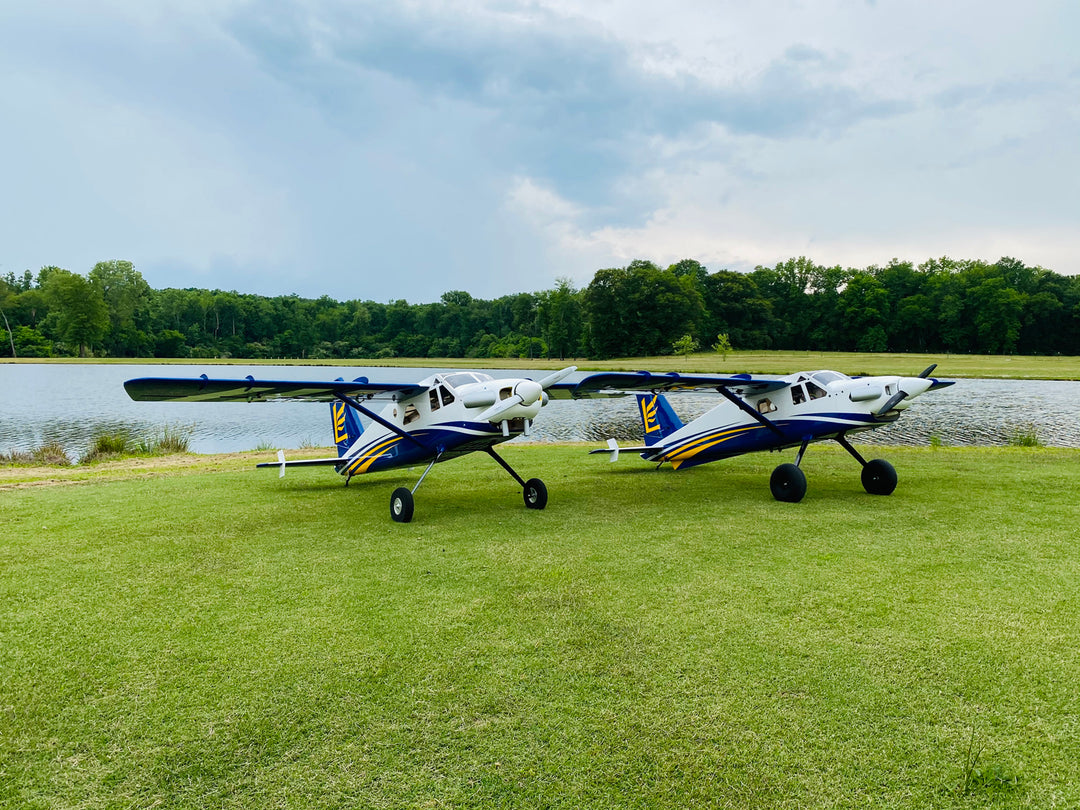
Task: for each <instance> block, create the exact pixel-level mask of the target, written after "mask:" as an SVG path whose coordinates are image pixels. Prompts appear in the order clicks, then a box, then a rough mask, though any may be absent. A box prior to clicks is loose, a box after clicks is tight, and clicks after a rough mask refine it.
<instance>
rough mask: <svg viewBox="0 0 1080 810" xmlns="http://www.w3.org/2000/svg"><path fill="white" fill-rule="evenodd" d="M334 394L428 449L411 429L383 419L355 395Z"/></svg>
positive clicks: (367, 415)
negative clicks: (405, 428)
mask: <svg viewBox="0 0 1080 810" xmlns="http://www.w3.org/2000/svg"><path fill="white" fill-rule="evenodd" d="M334 396H335V397H337V398H338V399H340V400H341V401H342V402H344V403H345V404H346V405H348V406H349V407H351V408H356V410H358V411H360V413H362V414H364V416H366V417H368V418H369V419H372V420H374V421H376V422H378V423H379V424H380V425H382V426H383V427H384V428H386V429H387V430H392V431H393V432H394V433H396V434H397V435H398V436H401V437H402V438H403V439H408V440H409V441H410V442H412V443H413V444H415V445H416V446H417V447H420V448H423V449H424V450H427V449H428V448H427V446H426V445H425V444H424V443H423V442H422V441H420V440H419V439H418V438H416V437H415V436H413V435H412V434H411V433H409V431H407V430H403V429H402V428H400V427H398V426H397V425H395V424H394V423H393V422H390V421H389V420H386V419H383V418H382V417H381V416H379V415H378V414H377V413H375V412H374V411H373V410H371V409H370V408H365V407H364V406H363V405H361V404H360V403H359V402H357V401H356V399H355V398H354V397H350V396H349V395H348V394H339V393H337V392H334Z"/></svg>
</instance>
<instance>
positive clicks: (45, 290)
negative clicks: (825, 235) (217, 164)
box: [0, 257, 1080, 359]
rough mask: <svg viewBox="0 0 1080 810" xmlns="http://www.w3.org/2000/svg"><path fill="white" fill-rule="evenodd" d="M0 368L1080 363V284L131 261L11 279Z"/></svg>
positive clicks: (1039, 275)
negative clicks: (371, 282)
mask: <svg viewBox="0 0 1080 810" xmlns="http://www.w3.org/2000/svg"><path fill="white" fill-rule="evenodd" d="M0 315H2V320H0V325H2V326H3V329H4V331H3V332H2V333H0V335H2V338H3V344H2V346H0V357H4V356H6V357H13V356H14V357H22V358H28V357H140V358H150V357H157V358H214V357H219V358H245V359H248V358H250V359H262V358H283V359H284V358H306V359H348V358H357V359H360V358H368V359H370V358H376V359H377V358H393V357H440V358H455V357H470V358H475V357H521V358H534V357H548V358H560V359H562V358H569V357H588V358H594V359H605V358H613V357H641V356H653V355H664V354H672V353H687V352H690V351H694V350H697V349H700V350H703V351H707V350H709V349H710V348H713V347H717V346H720V347H724V348H726V347H732V348H735V349H789V350H802V351H805V350H812V351H864V352H881V351H891V352H905V351H912V352H948V353H958V354H965V353H970V354H1063V355H1080V278H1078V277H1075V276H1065V275H1061V274H1058V273H1056V272H1054V271H1052V270H1046V269H1044V268H1041V267H1029V266H1027V265H1025V264H1024V263H1023V262H1022V261H1020V260H1017V259H1012V258H1002V259H999V260H998V261H997V262H994V263H988V262H985V261H981V260H959V261H958V260H952V259H948V258H942V259H931V260H928V261H926V262H924V263H922V264H920V265H917V266H916V265H914V264H912V263H911V262H906V261H899V260H895V259H894V260H893V261H891V262H889V263H888V264H887V265H885V266H880V267H879V266H871V267H867V268H863V269H852V268H846V269H845V268H842V267H839V266H835V267H824V266H821V265H817V264H815V263H814V262H813V261H811V260H810V259H807V258H805V257H800V258H793V259H789V260H788V261H785V262H782V263H780V264H777V265H776V266H775V267H760V266H759V267H757V268H755V269H754V270H753V272H750V273H740V272H734V271H730V270H719V271H717V272H713V273H710V272H709V271H708V269H707V268H706V267H705V266H704V265H702V264H701V263H700V262H698V261H696V260H693V259H685V260H683V261H680V262H677V263H676V264H673V265H671V266H669V267H666V268H661V267H659V266H657V265H656V264H654V263H652V262H650V261H645V260H635V261H632V262H631V263H630V264H629V265H627V266H626V267H619V268H608V269H603V270H598V271H597V272H596V273H595V275H594V276H593V278H592V280H591V282H590V283H589V284H588V286H586V287H584V288H583V289H577V288H576V287H575V286H574V284H573V283H572V282H571V281H570V280H568V279H565V278H562V279H558V280H557V281H556V284H555V286H554V287H553V288H552V289H548V290H542V291H539V292H521V293H516V294H513V295H506V296H503V297H501V298H496V299H493V300H483V299H478V298H474V297H473V296H472V295H470V294H469V293H468V292H466V291H463V290H451V291H448V292H446V293H444V294H443V295H442V297H441V299H440V300H439V301H438V302H435V303H426V304H410V303H408V302H407V301H405V300H397V301H391V302H387V303H380V302H376V301H361V300H352V301H336V300H334V299H332V298H330V297H329V296H322V297H321V298H317V299H309V298H300V297H298V296H296V295H284V296H276V297H267V296H261V295H252V294H245V293H240V292H236V291H227V292H226V291H222V290H205V289H172V288H168V289H161V290H156V289H153V288H152V287H150V285H149V284H148V283H147V282H146V281H145V280H144V279H143V277H142V275H141V274H140V273H139V271H138V270H136V269H135V267H134V266H133V264H132V263H131V262H129V261H123V260H113V261H103V262H99V263H98V264H96V265H95V266H94V267H93V268H92V269H91V270H90V271H89V272H88V273H86V274H85V275H82V274H79V273H75V272H71V271H69V270H65V269H62V268H59V267H51V266H50V267H43V268H42V269H41V270H39V271H38V272H37V273H36V274H34V273H32V272H31V271H29V270H27V271H25V272H24V273H23V274H22V275H21V276H17V275H16V274H15V273H8V274H7V275H5V276H2V277H0Z"/></svg>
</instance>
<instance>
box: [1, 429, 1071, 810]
mask: <svg viewBox="0 0 1080 810" xmlns="http://www.w3.org/2000/svg"><path fill="white" fill-rule="evenodd" d="M873 452H874V453H877V452H882V453H883V454H885V455H887V456H888V457H889V458H890V459H891V460H892V461H893V462H894V463H895V464H896V466H897V469H898V471H899V474H900V486H899V487H898V489H897V491H896V493H895V494H894V495H893V496H891V497H888V498H875V497H871V496H868V495H865V494H864V493H863V492H862V490H861V488H860V486H859V483H858V475H857V470H855V469H854V465H853V463H852V461H851V459H850V458H849V457H848V456H847V455H846V454H845V453H843V451H840V450H835V451H834V450H833V449H831V448H818V447H814V448H812V449H811V450H810V452H809V453H808V454H807V458H806V460H805V462H804V465H805V467H806V471H807V474H808V477H809V481H810V489H809V492H808V494H807V497H806V500H805V501H804V502H803V503H801V504H797V505H791V504H779V503H776V502H774V501H773V500H772V499H771V497H770V496H769V493H768V486H767V479H768V473H769V471H770V469H771V467H772V466H773V465H774V464H775V463H776V462H777V457H776V456H767V455H758V456H750V457H746V458H743V459H737V460H732V461H729V462H722V463H719V464H713V465H709V466H707V467H703V468H698V469H694V470H691V471H684V472H682V473H673V472H671V471H669V470H665V471H661V472H655V471H653V470H652V468H651V466H647V465H646V466H642V465H637V464H634V460H632V459H625V460H624V461H622V462H620V463H619V464H618V465H615V466H611V465H608V464H607V463H606V462H605V461H602V460H599V459H597V458H589V457H587V456H585V455H584V448H582V447H575V446H563V447H551V446H522V447H517V446H515V447H510V448H508V449H507V450H506V455H507V457H508V459H509V460H510V461H511V463H513V464H515V465H516V466H517V467H518V469H519V470H521V471H522V472H523V473H525V474H526V475H529V476H532V475H538V476H540V477H542V478H544V479H545V480H546V482H547V484H548V487H549V490H550V492H551V501H550V504H549V506H548V508H547V509H546V510H544V511H542V512H534V511H528V510H526V509H525V508H524V507H523V505H522V504H521V498H520V493H519V492H518V491H517V488H516V487H515V485H514V484H513V483H512V482H511V481H510V479H509V478H508V477H507V476H506V475H505V474H504V473H503V472H502V471H501V470H499V469H498V468H496V467H495V465H494V464H492V463H491V461H490V460H489V459H486V458H481V457H478V456H470V457H468V458H465V459H462V460H459V461H455V462H452V463H449V464H444V465H440V466H439V468H438V469H436V470H434V471H433V472H432V475H431V476H430V477H429V478H428V480H427V481H425V483H424V485H423V487H421V489H420V490H419V492H418V494H417V515H416V519H415V522H413V523H411V524H406V525H401V524H394V523H392V522H391V521H390V520H389V516H388V501H389V494H390V491H391V490H392V489H393V488H394V487H395V486H399V485H406V484H411V483H412V482H413V481H414V480H415V476H416V475H417V474H418V473H419V470H417V471H415V472H414V473H413V474H411V475H409V474H404V473H403V474H401V475H395V474H388V475H384V476H372V477H370V478H365V479H356V480H354V481H353V483H352V485H351V486H350V487H348V488H344V487H342V486H341V483H340V479H338V478H337V476H335V475H333V474H332V473H330V472H328V471H326V470H295V471H292V470H291V471H290V472H289V474H288V475H287V476H286V478H284V479H283V480H280V481H279V480H278V479H277V478H276V476H275V474H274V473H273V472H272V471H269V472H268V471H262V470H259V471H257V470H253V469H250V465H251V463H252V461H253V460H254V459H253V458H251V457H249V456H233V457H212V458H211V459H206V458H201V459H196V460H197V462H198V463H200V464H205V463H207V462H209V463H210V465H211V466H210V469H209V470H208V471H205V472H201V473H195V472H194V471H193V469H192V468H191V467H184V466H180V467H179V468H178V469H175V470H174V469H173V468H171V467H170V466H169V464H168V460H156V463H158V464H159V465H160V466H159V467H158V468H157V469H156V470H154V471H153V472H152V473H151V474H148V473H147V471H146V470H140V469H137V468H135V467H133V466H132V465H133V464H134V462H131V461H128V462H118V463H117V464H116V465H115V466H116V469H115V470H114V475H113V476H112V477H111V478H101V477H99V479H98V480H96V481H86V482H83V483H81V484H80V485H75V486H21V487H19V488H14V489H9V490H7V491H3V492H0V502H2V507H3V508H2V510H0V602H2V604H3V605H4V610H3V611H2V612H0V807H12V808H14V807H19V808H51V807H85V808H93V807H208V806H212V807H224V808H259V807H281V806H288V807H567V808H570V807H650V808H652V807H660V808H663V807H692V806H698V807H737V808H778V807H781V808H782V807H826V806H827V807H889V808H895V807H919V808H926V807H931V808H933V807H942V808H945V807H947V808H954V807H980V808H982V807H1018V806H1020V807H1023V806H1027V807H1044V808H1050V807H1075V806H1076V805H1077V804H1078V803H1080V738H1078V736H1077V726H1076V718H1077V717H1078V716H1080V693H1078V692H1077V688H1076V685H1077V683H1080V659H1078V656H1077V655H1076V650H1077V649H1078V648H1080V551H1078V548H1077V542H1076V537H1075V526H1076V523H1077V518H1078V517H1080V515H1078V510H1080V507H1078V506H1077V502H1076V498H1075V493H1076V491H1077V489H1078V486H1080V453H1077V452H1076V451H1057V450H1045V449H1041V450H1037V449H1019V448H1007V449H978V450H972V449H954V448H943V449H936V450H934V449H903V448H889V449H888V450H874V451H873ZM183 458H190V457H178V458H176V459H175V461H176V463H177V464H178V465H182V464H186V462H182V461H181V460H182V459H183ZM125 465H126V466H125ZM109 468H110V465H109V464H102V465H97V466H96V467H95V469H94V471H95V472H97V473H98V474H99V476H102V475H103V474H104V473H103V471H105V470H107V469H109ZM180 473H183V474H180ZM44 474H46V473H43V475H44ZM48 474H51V473H48ZM24 483H25V482H24Z"/></svg>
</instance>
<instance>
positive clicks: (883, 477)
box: [862, 458, 896, 495]
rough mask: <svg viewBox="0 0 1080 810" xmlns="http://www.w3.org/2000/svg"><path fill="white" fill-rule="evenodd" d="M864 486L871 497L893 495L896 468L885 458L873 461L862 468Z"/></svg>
mask: <svg viewBox="0 0 1080 810" xmlns="http://www.w3.org/2000/svg"><path fill="white" fill-rule="evenodd" d="M862 485H863V489H865V490H866V491H867V492H869V493H870V494H871V495H892V491H893V490H894V489H896V468H894V467H893V465H892V464H890V463H889V462H887V461H886V460H885V459H883V458H875V459H872V460H870V461H868V462H866V465H865V466H864V467H863V468H862Z"/></svg>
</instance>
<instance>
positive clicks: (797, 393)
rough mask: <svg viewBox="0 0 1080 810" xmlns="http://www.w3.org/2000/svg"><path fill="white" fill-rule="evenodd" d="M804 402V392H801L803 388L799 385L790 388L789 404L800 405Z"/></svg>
mask: <svg viewBox="0 0 1080 810" xmlns="http://www.w3.org/2000/svg"><path fill="white" fill-rule="evenodd" d="M804 402H806V392H804V391H803V387H802V386H801V385H793V386H791V404H792V405H802V404H803V403H804Z"/></svg>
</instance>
